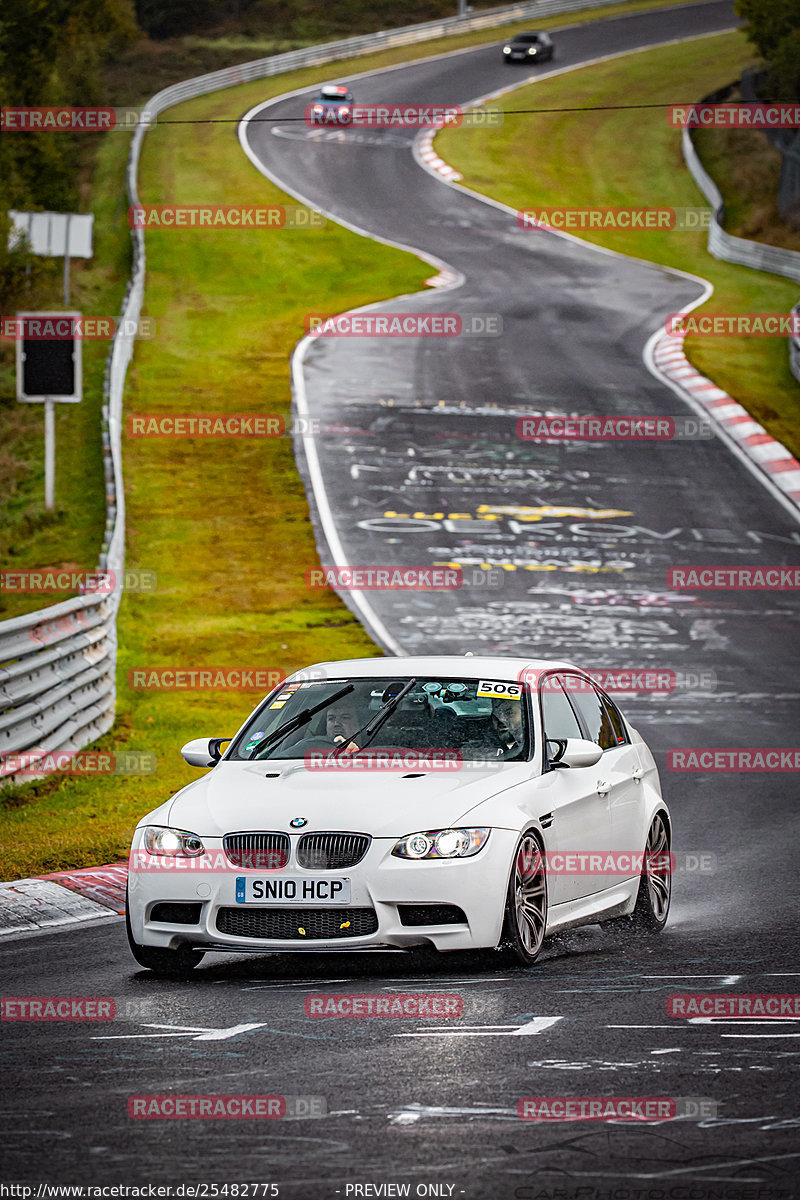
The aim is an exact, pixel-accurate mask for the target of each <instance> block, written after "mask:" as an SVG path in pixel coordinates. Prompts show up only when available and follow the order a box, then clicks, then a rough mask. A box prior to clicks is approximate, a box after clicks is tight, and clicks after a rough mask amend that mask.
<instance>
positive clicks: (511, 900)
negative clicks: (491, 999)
mask: <svg viewBox="0 0 800 1200" xmlns="http://www.w3.org/2000/svg"><path fill="white" fill-rule="evenodd" d="M546 929H547V873H546V870H545V860H544V853H543V849H542V844H541V842H540V841H539V838H538V837H537V835H536V834H535V833H533V832H531V831H529V832H528V833H524V834H523V835H522V837H521V838H520V840H519V842H518V843H517V848H516V850H515V851H514V859H513V862H512V864H511V874H510V876H509V880H508V889H507V891H506V907H505V918H504V920H503V933H502V936H501V939H500V947H499V948H500V949H502V950H506V951H508V952H509V953H510V954H511V955H513V957H514V958H515V959H516V961H517V962H519V963H522V964H523V965H524V966H526V967H529V966H532V965H533V963H535V962H536V959H537V958H538V957H539V954H540V953H541V950H542V944H543V942H544V935H545V930H546Z"/></svg>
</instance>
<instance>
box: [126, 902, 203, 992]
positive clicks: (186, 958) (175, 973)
mask: <svg viewBox="0 0 800 1200" xmlns="http://www.w3.org/2000/svg"><path fill="white" fill-rule="evenodd" d="M125 930H126V932H127V934H128V945H129V946H130V950H131V954H132V955H133V957H134V958H135V959H136V961H137V963H138V964H139V966H140V967H145V968H146V969H147V970H148V971H152V972H153V973H154V974H155V975H159V976H161V977H162V978H164V979H184V978H186V976H187V975H191V973H192V971H193V970H194V968H195V967H196V966H197V964H198V963H200V962H202V960H203V958H204V954H203V951H202V950H192V949H191V948H190V947H189V946H179V947H178V949H177V950H167V949H164V948H162V947H160V946H140V945H139V943H138V942H135V941H134V940H133V931H132V929H131V919H130V916H129V913H128V896H127V893H126V895H125Z"/></svg>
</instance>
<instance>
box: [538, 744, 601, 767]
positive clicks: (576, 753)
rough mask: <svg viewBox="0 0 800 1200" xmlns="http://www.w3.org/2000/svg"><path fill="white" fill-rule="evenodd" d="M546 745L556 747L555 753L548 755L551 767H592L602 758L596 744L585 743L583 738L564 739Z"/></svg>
mask: <svg viewBox="0 0 800 1200" xmlns="http://www.w3.org/2000/svg"><path fill="white" fill-rule="evenodd" d="M548 744H549V745H551V746H552V745H555V746H557V747H558V750H557V751H556V753H555V754H553V755H550V766H551V767H593V766H594V765H595V763H598V762H600V759H601V758H602V757H603V751H602V748H601V747H600V746H598V744H597V742H587V741H585V740H584V739H583V738H564V739H561V740H559V741H558V742H549V743H548Z"/></svg>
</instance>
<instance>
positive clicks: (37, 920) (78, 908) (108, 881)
mask: <svg viewBox="0 0 800 1200" xmlns="http://www.w3.org/2000/svg"><path fill="white" fill-rule="evenodd" d="M127 879H128V867H127V864H126V863H109V864H108V865H107V866H104V867H87V868H86V869H85V870H80V871H57V872H55V873H54V874H52V875H41V876H39V877H38V878H34V879H17V880H15V881H14V882H13V883H0V937H3V936H7V935H9V934H21V933H35V932H36V931H37V930H39V929H50V928H52V927H54V926H59V925H73V924H74V923H75V922H76V921H96V920H97V918H98V917H108V916H110V915H111V914H112V913H117V914H122V913H124V911H125V886H126V883H127Z"/></svg>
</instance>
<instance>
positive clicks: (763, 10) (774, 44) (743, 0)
mask: <svg viewBox="0 0 800 1200" xmlns="http://www.w3.org/2000/svg"><path fill="white" fill-rule="evenodd" d="M735 8H736V12H737V13H738V15H739V16H740V17H743V18H744V20H745V21H746V22H747V24H746V25H745V33H746V35H747V37H748V39H749V40H750V41H751V42H752V43H753V45H754V46H755V47H756V49H757V50H758V52H759V54H760V55H761V57H762V58H763V59H764V60H765V62H766V64H767V77H766V92H765V98H766V99H768V100H798V99H800V71H799V70H798V61H800V59H799V56H798V50H800V38H799V37H798V33H800V0H736V5H735Z"/></svg>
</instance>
